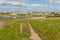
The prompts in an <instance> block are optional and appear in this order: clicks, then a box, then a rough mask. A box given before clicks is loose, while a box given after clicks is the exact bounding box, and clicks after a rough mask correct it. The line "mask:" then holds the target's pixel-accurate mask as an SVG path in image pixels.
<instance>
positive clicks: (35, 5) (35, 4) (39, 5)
mask: <svg viewBox="0 0 60 40" xmlns="http://www.w3.org/2000/svg"><path fill="white" fill-rule="evenodd" d="M31 6H40V4H31Z"/></svg>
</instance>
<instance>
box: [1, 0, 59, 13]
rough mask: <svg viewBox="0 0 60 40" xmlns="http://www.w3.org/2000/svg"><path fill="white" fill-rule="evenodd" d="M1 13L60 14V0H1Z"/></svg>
mask: <svg viewBox="0 0 60 40" xmlns="http://www.w3.org/2000/svg"><path fill="white" fill-rule="evenodd" d="M0 12H60V0H0Z"/></svg>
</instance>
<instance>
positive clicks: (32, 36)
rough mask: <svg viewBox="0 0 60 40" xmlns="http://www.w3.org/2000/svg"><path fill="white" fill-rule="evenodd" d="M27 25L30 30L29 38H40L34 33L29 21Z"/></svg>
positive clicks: (34, 39) (38, 39) (36, 39)
mask: <svg viewBox="0 0 60 40" xmlns="http://www.w3.org/2000/svg"><path fill="white" fill-rule="evenodd" d="M28 25H29V28H30V32H31V36H30V39H32V40H41V38H40V37H39V36H38V34H37V33H35V31H34V30H33V28H32V26H31V24H30V23H28Z"/></svg>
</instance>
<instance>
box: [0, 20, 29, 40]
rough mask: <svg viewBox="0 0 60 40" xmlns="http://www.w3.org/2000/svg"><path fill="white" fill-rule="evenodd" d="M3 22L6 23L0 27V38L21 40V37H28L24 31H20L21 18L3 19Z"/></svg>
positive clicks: (1, 39) (3, 39) (0, 39)
mask: <svg viewBox="0 0 60 40" xmlns="http://www.w3.org/2000/svg"><path fill="white" fill-rule="evenodd" d="M4 22H5V23H6V24H5V26H4V28H2V29H0V40H22V39H23V38H28V36H29V35H27V34H26V33H22V34H21V33H20V23H21V22H22V20H5V21H4ZM25 30H26V29H25ZM23 31H24V30H23ZM26 31H27V30H26Z"/></svg>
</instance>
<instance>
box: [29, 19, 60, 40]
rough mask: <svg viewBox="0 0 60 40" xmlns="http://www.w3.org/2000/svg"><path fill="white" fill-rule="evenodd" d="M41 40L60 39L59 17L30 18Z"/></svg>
mask: <svg viewBox="0 0 60 40" xmlns="http://www.w3.org/2000/svg"><path fill="white" fill-rule="evenodd" d="M30 23H31V25H32V27H33V28H34V30H35V31H36V33H37V34H38V35H39V36H40V37H41V38H42V40H60V19H40V20H30Z"/></svg>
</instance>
